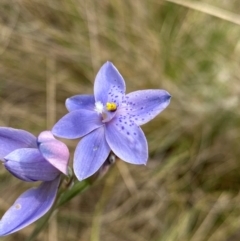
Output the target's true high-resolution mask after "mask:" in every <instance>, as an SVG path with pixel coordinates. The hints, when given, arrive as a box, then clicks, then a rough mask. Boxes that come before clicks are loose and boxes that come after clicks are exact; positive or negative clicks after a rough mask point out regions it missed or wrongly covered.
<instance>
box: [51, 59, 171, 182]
mask: <svg viewBox="0 0 240 241" xmlns="http://www.w3.org/2000/svg"><path fill="white" fill-rule="evenodd" d="M125 90H126V87H125V82H124V79H123V77H122V76H121V74H120V73H119V72H118V70H117V69H116V67H115V66H114V65H113V64H112V63H110V62H106V63H105V64H104V65H103V66H102V67H101V69H100V70H99V72H98V74H97V76H96V79H95V83H94V95H76V96H73V97H71V98H69V99H67V100H66V107H67V109H68V111H69V112H70V113H68V114H67V115H65V116H64V117H63V118H61V119H60V120H59V121H58V122H57V123H56V124H55V126H54V127H53V129H52V132H53V134H54V135H56V136H58V137H62V138H67V139H75V138H80V137H83V138H82V140H81V141H80V142H79V144H78V145H77V147H76V150H75V154H74V172H75V174H76V176H77V178H78V179H79V180H83V179H85V178H87V177H89V176H91V175H93V174H94V173H95V172H96V171H97V170H98V169H99V168H100V167H101V166H102V164H103V163H104V161H105V160H106V158H107V157H108V155H109V153H110V151H111V150H112V151H113V153H114V154H115V155H116V156H118V157H119V158H120V159H122V160H123V161H125V162H128V163H132V164H137V165H139V164H146V162H147V159H148V146H147V141H146V138H145V135H144V133H143V131H142V130H141V128H140V127H139V126H140V125H143V124H145V123H147V122H148V121H150V120H151V119H153V118H154V117H155V116H156V115H158V114H159V113H160V112H161V111H162V110H164V109H165V108H166V107H167V106H168V104H169V102H170V98H171V96H170V94H169V93H168V92H167V91H165V90H139V91H135V92H132V93H129V94H127V95H125Z"/></svg>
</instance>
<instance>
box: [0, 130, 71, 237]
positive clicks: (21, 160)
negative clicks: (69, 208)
mask: <svg viewBox="0 0 240 241" xmlns="http://www.w3.org/2000/svg"><path fill="white" fill-rule="evenodd" d="M0 159H1V160H2V162H3V165H4V166H5V168H6V169H7V170H8V171H9V172H10V173H11V174H13V175H14V176H15V177H17V178H19V179H21V180H23V181H27V182H34V181H42V183H41V184H40V186H39V187H37V188H31V189H29V190H27V191H26V192H24V193H23V194H22V195H20V197H18V198H17V200H16V201H15V202H14V204H13V205H12V206H11V207H10V208H9V209H8V210H7V212H6V213H5V214H4V215H3V217H2V219H1V220H0V236H5V235H8V234H11V233H13V232H16V231H18V230H20V229H22V228H24V227H26V226H28V225H29V224H31V223H33V222H34V221H36V220H37V219H39V218H40V217H42V216H43V215H44V214H45V213H46V212H47V211H48V210H49V209H50V208H51V206H52V205H53V203H54V200H55V198H56V195H57V190H58V186H59V182H60V176H61V173H63V174H65V175H66V174H67V168H68V167H67V165H68V159H69V151H68V148H67V146H66V145H65V144H64V143H62V142H60V141H58V140H56V139H55V138H54V137H53V135H52V133H51V132H50V131H44V132H42V133H40V135H39V136H38V138H36V137H35V136H33V135H32V134H30V133H29V132H27V131H24V130H19V129H13V128H8V127H0Z"/></svg>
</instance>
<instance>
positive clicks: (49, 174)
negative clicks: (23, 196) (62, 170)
mask: <svg viewBox="0 0 240 241" xmlns="http://www.w3.org/2000/svg"><path fill="white" fill-rule="evenodd" d="M4 159H5V162H4V166H5V167H6V169H7V170H8V171H9V172H10V173H12V174H13V175H14V176H15V177H17V178H19V179H21V180H23V181H27V182H32V181H52V180H53V179H55V178H56V177H57V176H58V175H59V171H58V170H57V169H56V168H55V167H54V166H52V165H51V164H50V163H49V162H48V161H46V160H45V159H44V158H43V156H42V155H41V153H40V152H39V150H38V149H35V148H22V149H17V150H15V151H13V152H11V153H10V154H8V155H7V156H6V157H5V158H4Z"/></svg>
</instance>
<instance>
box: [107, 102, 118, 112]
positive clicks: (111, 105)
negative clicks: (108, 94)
mask: <svg viewBox="0 0 240 241" xmlns="http://www.w3.org/2000/svg"><path fill="white" fill-rule="evenodd" d="M106 109H107V110H108V111H115V110H116V109H117V105H116V104H115V103H113V102H107V104H106Z"/></svg>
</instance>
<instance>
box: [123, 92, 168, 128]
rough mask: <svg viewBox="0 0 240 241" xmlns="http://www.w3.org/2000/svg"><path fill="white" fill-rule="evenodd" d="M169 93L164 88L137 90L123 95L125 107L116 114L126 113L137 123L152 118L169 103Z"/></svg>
mask: <svg viewBox="0 0 240 241" xmlns="http://www.w3.org/2000/svg"><path fill="white" fill-rule="evenodd" d="M170 99H171V95H170V94H169V93H168V92H167V91H165V90H139V91H134V92H132V93H129V94H127V95H126V96H125V101H126V103H125V107H124V108H123V107H122V108H121V109H119V111H118V115H119V114H122V115H128V116H130V117H131V119H132V120H134V122H135V123H136V124H137V125H143V124H145V123H147V122H148V121H150V120H152V119H153V118H154V117H156V115H158V114H159V113H160V112H161V111H163V110H164V109H165V108H166V107H167V106H168V105H169V103H170Z"/></svg>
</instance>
